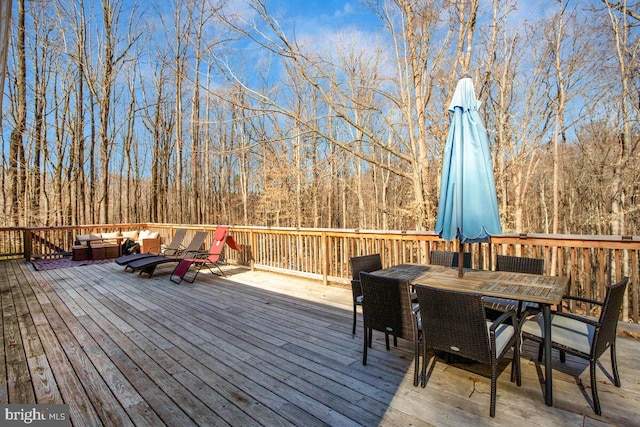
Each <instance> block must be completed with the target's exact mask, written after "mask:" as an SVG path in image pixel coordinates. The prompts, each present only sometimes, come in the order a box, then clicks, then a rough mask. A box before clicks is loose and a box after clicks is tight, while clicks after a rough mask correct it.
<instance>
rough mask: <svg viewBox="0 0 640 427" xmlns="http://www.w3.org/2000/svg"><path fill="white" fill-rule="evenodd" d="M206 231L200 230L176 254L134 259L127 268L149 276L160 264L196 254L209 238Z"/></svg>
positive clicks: (177, 260)
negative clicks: (187, 244)
mask: <svg viewBox="0 0 640 427" xmlns="http://www.w3.org/2000/svg"><path fill="white" fill-rule="evenodd" d="M208 234H209V233H207V232H206V231H198V232H196V234H195V236H193V239H192V240H191V242H190V243H189V246H187V247H186V248H185V249H184V250H182V251H180V252H178V253H177V254H176V255H154V256H150V257H146V258H142V259H139V260H136V261H132V262H130V263H128V264H127V267H126V268H125V269H129V270H131V271H136V270H140V273H139V274H142V273H145V274H148V275H149V277H151V276H152V275H153V272H154V271H155V269H156V267H157V266H159V265H160V264H165V263H168V262H179V261H180V260H182V259H183V258H185V257H187V256H189V254H194V253H198V252H200V250H201V249H202V244H203V243H204V241H205V240H206V239H207V235H208Z"/></svg>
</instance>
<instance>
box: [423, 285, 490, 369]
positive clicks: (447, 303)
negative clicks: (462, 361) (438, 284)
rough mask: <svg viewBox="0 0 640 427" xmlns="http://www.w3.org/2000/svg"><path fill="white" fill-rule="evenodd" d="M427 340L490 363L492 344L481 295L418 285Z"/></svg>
mask: <svg viewBox="0 0 640 427" xmlns="http://www.w3.org/2000/svg"><path fill="white" fill-rule="evenodd" d="M414 290H415V292H416V296H417V297H418V303H419V304H420V314H421V318H422V319H421V321H422V331H423V334H424V339H425V342H426V343H427V344H428V345H429V346H431V347H433V348H434V349H436V350H441V351H446V352H448V353H452V354H457V355H459V356H462V357H465V358H468V359H472V360H475V361H477V362H481V363H486V364H491V347H490V341H489V332H488V331H487V320H486V315H485V309H484V303H483V301H482V296H481V295H480V294H473V293H468V292H459V291H453V290H444V289H438V288H433V287H429V286H424V285H415V286H414Z"/></svg>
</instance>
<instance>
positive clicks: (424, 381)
mask: <svg viewBox="0 0 640 427" xmlns="http://www.w3.org/2000/svg"><path fill="white" fill-rule="evenodd" d="M422 340H423V341H422V370H421V372H420V376H421V377H422V378H421V382H420V386H421V387H422V388H425V387H426V385H427V364H428V363H429V359H427V342H426V340H425V339H424V338H422ZM434 363H435V362H434Z"/></svg>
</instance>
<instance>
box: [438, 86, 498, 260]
mask: <svg viewBox="0 0 640 427" xmlns="http://www.w3.org/2000/svg"><path fill="white" fill-rule="evenodd" d="M479 106H480V101H478V100H477V99H476V95H475V92H474V89H473V80H472V79H471V78H468V77H464V78H462V79H460V80H459V81H458V85H457V86H456V90H455V92H454V94H453V99H452V101H451V104H450V105H449V111H450V112H451V113H453V114H452V117H451V124H450V128H449V135H448V136H447V143H446V146H445V150H444V158H443V161H442V183H441V185H440V200H439V202H438V217H437V220H436V232H437V233H438V235H439V236H440V237H441V238H443V239H445V240H448V241H452V240H454V239H458V240H459V241H460V244H461V245H462V244H463V243H475V242H482V241H488V240H489V238H490V236H491V235H495V234H500V233H502V228H501V226H500V215H499V213H498V200H497V197H496V184H495V180H494V178H493V164H492V162H491V153H490V152H489V140H488V138H487V131H486V129H485V127H484V125H483V124H482V121H481V119H480V115H479V114H478V108H479ZM460 264H462V263H460Z"/></svg>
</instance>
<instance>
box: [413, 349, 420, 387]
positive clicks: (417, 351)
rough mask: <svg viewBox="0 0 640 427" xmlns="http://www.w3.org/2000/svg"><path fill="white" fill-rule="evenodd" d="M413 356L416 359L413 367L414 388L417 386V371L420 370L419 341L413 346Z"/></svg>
mask: <svg viewBox="0 0 640 427" xmlns="http://www.w3.org/2000/svg"><path fill="white" fill-rule="evenodd" d="M413 354H414V357H415V359H416V362H415V366H414V367H413V386H414V387H416V386H417V385H418V371H419V370H420V341H418V340H416V341H415V343H414V344H413Z"/></svg>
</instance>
